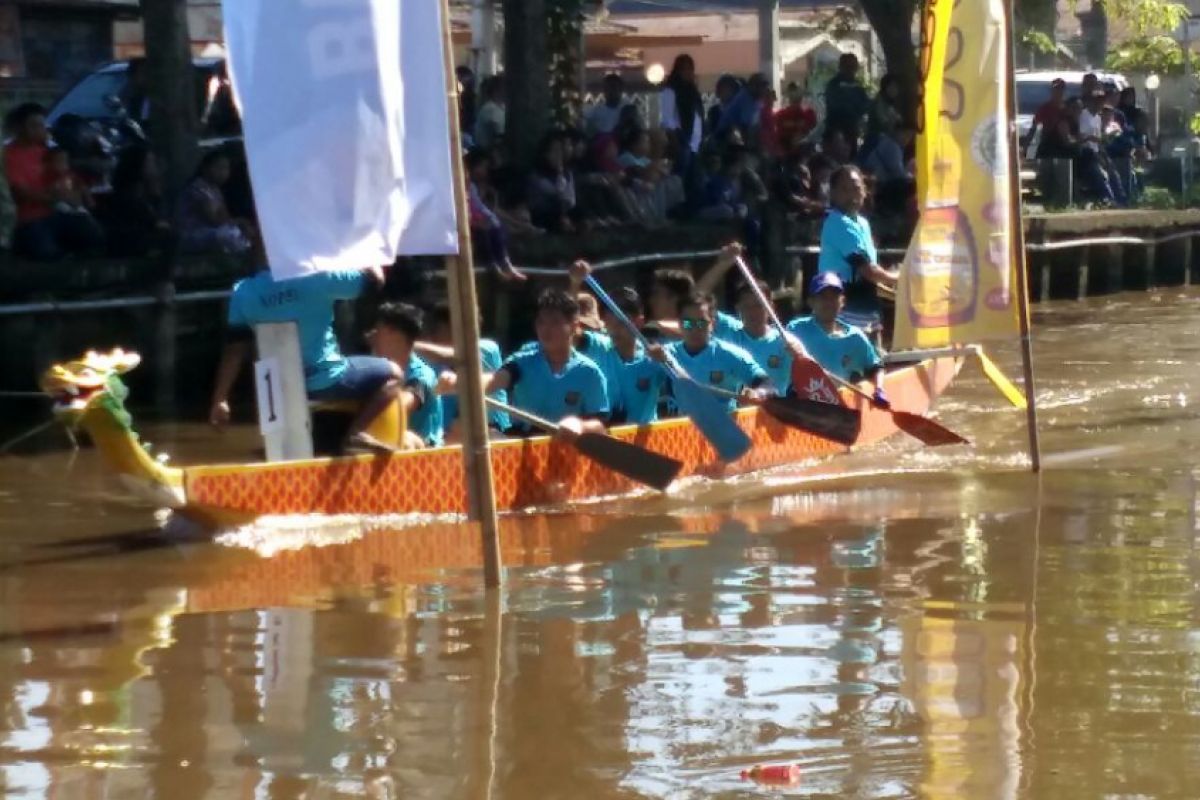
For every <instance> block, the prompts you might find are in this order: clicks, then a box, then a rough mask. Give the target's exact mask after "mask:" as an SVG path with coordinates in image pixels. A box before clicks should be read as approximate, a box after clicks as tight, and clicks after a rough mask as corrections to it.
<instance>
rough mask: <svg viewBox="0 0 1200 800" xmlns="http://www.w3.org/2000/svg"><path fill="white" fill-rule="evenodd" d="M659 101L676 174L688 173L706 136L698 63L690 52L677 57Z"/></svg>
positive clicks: (663, 126)
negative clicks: (698, 79) (698, 78)
mask: <svg viewBox="0 0 1200 800" xmlns="http://www.w3.org/2000/svg"><path fill="white" fill-rule="evenodd" d="M659 101H660V102H659V108H660V117H659V122H660V124H661V125H662V128H663V130H665V131H666V132H667V136H669V137H670V139H671V145H672V151H673V154H674V157H675V167H676V172H678V173H680V174H686V173H687V171H688V168H689V166H690V165H691V163H692V161H693V160H694V157H695V155H696V154H697V153H699V152H700V142H701V140H702V139H703V137H704V100H703V99H702V98H701V97H700V90H699V89H697V88H696V62H695V61H693V60H692V57H691V56H689V55H688V54H687V53H681V54H680V55H678V56H676V57H675V64H674V65H673V66H672V67H671V74H670V75H669V76H667V80H666V83H665V84H664V86H663V90H662V94H661V95H660V97H659Z"/></svg>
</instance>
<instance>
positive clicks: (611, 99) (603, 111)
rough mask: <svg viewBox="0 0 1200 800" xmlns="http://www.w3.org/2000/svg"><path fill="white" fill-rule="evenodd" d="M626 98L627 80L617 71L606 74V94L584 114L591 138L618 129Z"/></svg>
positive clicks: (586, 131)
mask: <svg viewBox="0 0 1200 800" xmlns="http://www.w3.org/2000/svg"><path fill="white" fill-rule="evenodd" d="M624 99H625V81H624V80H622V79H621V76H620V75H618V74H617V73H615V72H610V73H608V74H607V75H605V76H604V96H603V97H602V98H601V99H600V102H599V103H596V104H595V105H593V106H590V107H589V108H588V109H587V110H586V111H585V112H584V115H583V120H584V125H583V129H584V132H585V133H586V134H587V136H588V138H589V139H592V138H595V137H596V136H599V135H600V134H602V133H612V132H613V131H614V130H616V128H617V121H618V120H619V119H620V117H621V108H622V105H623V102H624Z"/></svg>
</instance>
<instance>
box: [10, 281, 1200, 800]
mask: <svg viewBox="0 0 1200 800" xmlns="http://www.w3.org/2000/svg"><path fill="white" fill-rule="evenodd" d="M1198 320H1200V293H1196V292H1179V291H1171V292H1167V293H1160V294H1149V295H1141V294H1139V295H1122V296H1118V297H1114V298H1107V299H1097V300H1094V301H1090V302H1087V303H1081V304H1074V303H1072V304H1060V305H1050V306H1044V307H1042V308H1041V309H1040V310H1039V313H1038V314H1037V320H1036V322H1037V325H1038V328H1037V339H1036V346H1037V360H1038V367H1039V375H1040V385H1039V391H1038V399H1039V404H1040V406H1041V408H1042V428H1043V447H1044V449H1045V453H1046V456H1047V470H1046V472H1045V474H1044V475H1043V477H1042V478H1041V479H1040V481H1039V480H1037V479H1035V478H1033V477H1031V476H1030V475H1029V474H1028V473H1027V472H1026V471H1025V469H1024V465H1025V463H1026V462H1025V455H1024V452H1025V445H1026V438H1025V430H1024V427H1023V422H1024V417H1023V415H1022V413H1021V412H1019V411H1016V410H1013V409H1010V408H1006V407H1005V406H1004V405H1003V404H1002V401H1001V399H1000V397H999V395H997V394H996V393H995V391H994V390H993V389H991V387H990V385H989V384H987V383H986V382H985V381H984V379H983V378H982V377H981V376H980V375H979V373H978V370H977V368H975V367H974V366H969V367H968V368H967V369H966V370H965V371H964V374H963V376H962V378H961V379H960V380H959V381H958V382H957V383H956V384H955V386H954V387H953V389H952V390H951V392H950V394H949V395H948V396H946V397H945V398H944V399H943V401H942V402H941V403H940V405H939V414H940V418H941V419H942V421H943V422H945V423H946V424H948V425H950V426H952V427H954V428H956V429H958V430H961V431H963V432H966V433H967V434H968V435H969V436H971V437H972V438H973V439H975V441H976V444H975V446H974V447H971V448H965V447H962V448H952V449H946V450H941V451H930V450H923V449H921V448H920V447H919V446H918V445H916V443H915V442H913V441H904V440H897V441H895V442H890V443H888V444H887V445H885V446H883V447H880V448H876V449H873V450H870V451H867V452H862V453H858V454H855V455H853V456H850V457H847V458H843V459H838V460H835V461H830V462H826V463H822V464H816V465H805V466H802V467H798V468H790V469H788V470H782V471H776V472H773V473H771V474H768V475H762V476H755V477H752V478H748V479H742V480H739V481H737V482H735V484H734V485H732V486H713V485H704V484H700V485H693V486H690V487H687V488H686V489H685V490H684V491H682V492H680V493H678V494H677V495H676V496H674V497H670V498H666V499H655V498H649V499H644V500H639V501H623V502H619V503H614V504H606V505H604V506H601V507H595V506H589V507H587V508H585V509H584V510H583V511H577V512H576V513H559V514H554V515H521V516H513V517H508V518H506V519H505V520H504V523H503V528H504V530H503V552H504V558H505V562H506V563H507V564H508V572H507V586H506V588H505V590H504V591H503V592H502V593H500V594H491V595H485V594H484V593H483V592H482V591H481V590H480V583H481V579H480V573H479V568H478V564H479V546H478V541H477V538H476V535H475V534H474V533H473V532H472V531H471V530H470V529H469V528H466V527H463V526H458V525H455V524H453V523H452V522H447V521H435V522H433V523H431V524H426V525H421V526H416V527H413V526H409V527H406V528H403V529H396V522H397V521H396V520H363V519H354V518H339V519H335V520H326V521H314V520H300V519H292V520H277V521H274V522H270V523H266V524H263V525H260V526H257V527H256V528H253V529H249V530H242V531H239V532H236V533H233V534H229V533H227V534H226V535H225V536H223V537H221V538H220V539H218V540H216V541H213V540H212V539H211V538H208V537H198V538H189V537H188V536H187V535H186V534H180V532H178V531H172V532H171V533H170V534H164V533H162V532H161V531H159V529H158V520H157V519H156V517H155V515H154V514H153V512H152V511H151V510H149V509H141V508H137V507H133V506H131V505H129V504H128V503H127V502H126V501H125V500H124V499H123V497H122V495H121V493H120V491H119V488H118V487H117V486H116V485H115V484H114V483H112V482H111V481H110V479H109V478H107V477H106V476H105V475H104V473H103V471H102V470H101V468H100V465H99V461H98V459H97V457H96V454H95V453H94V452H91V451H87V450H85V451H82V452H80V453H78V454H77V455H71V454H70V453H69V452H66V451H65V450H61V449H55V450H49V451H47V450H45V449H44V448H45V447H46V445H48V444H49V445H56V444H57V443H58V440H57V439H56V438H55V437H57V436H58V435H59V434H58V433H57V432H54V431H50V432H47V433H46V434H44V435H43V436H42V437H39V441H40V442H41V444H40V448H41V452H40V454H33V455H31V454H29V453H28V452H26V453H24V454H22V455H19V456H9V457H0V533H2V534H3V539H2V540H0V546H2V547H3V551H2V556H3V562H2V565H0V592H2V593H3V594H2V599H0V702H2V703H3V712H2V713H0V782H2V784H3V790H4V796H5V797H11V798H37V797H53V798H58V799H59V800H71V799H73V798H79V799H80V800H91V799H92V798H144V797H159V798H248V799H249V798H348V797H368V798H393V797H394V798H399V797H404V798H460V797H461V798H477V797H478V798H483V797H496V798H559V797H561V798H641V797H647V798H650V797H654V798H659V797H661V798H691V797H696V798H700V797H705V798H707V797H743V796H745V797H755V796H788V795H791V796H806V797H829V798H833V797H838V798H893V797H896V798H899V797H928V798H1015V797H1038V798H1074V797H1079V798H1096V797H1137V798H1151V797H1154V798H1167V797H1179V798H1184V797H1195V796H1197V795H1198V794H1200V619H1198V614H1197V608H1196V605H1197V597H1198V595H1197V578H1198V574H1200V573H1198V570H1197V558H1196V552H1195V541H1196V523H1195V491H1196V490H1195V485H1196V479H1195V477H1194V474H1193V460H1194V457H1195V453H1196V446H1197V443H1198V441H1200V422H1198V420H1197V405H1196V401H1197V392H1196V389H1197V381H1198V378H1197V374H1196V366H1197V361H1198V359H1197V356H1198V354H1200V322H1198ZM996 355H997V357H998V358H999V360H1000V361H1001V363H1002V365H1004V366H1005V367H1006V369H1007V370H1008V371H1009V372H1010V374H1014V376H1015V375H1017V374H1019V370H1018V369H1017V368H1016V358H1015V351H999V352H997V353H996ZM145 434H146V438H148V439H152V440H154V441H156V442H158V441H159V440H162V441H163V442H167V443H173V449H175V450H176V451H177V453H178V458H179V459H181V460H185V461H186V460H189V459H200V458H211V457H214V456H217V455H221V456H223V457H225V458H235V457H239V455H240V454H242V453H244V452H246V451H248V449H249V448H250V447H251V446H253V434H252V432H247V431H243V432H239V433H236V434H232V435H228V436H226V437H224V438H222V439H219V440H214V438H213V437H212V436H211V435H210V434H209V433H208V431H207V430H205V429H204V428H202V427H200V426H169V427H168V426H159V427H157V428H156V427H150V428H149V429H148V430H146V431H145ZM47 439H48V441H46V440H47ZM764 763H772V764H774V763H794V764H798V765H800V767H801V770H802V779H801V781H800V783H799V784H797V785H795V786H792V787H787V788H769V787H762V786H758V785H756V784H754V783H751V782H748V781H744V780H742V779H741V777H740V773H741V771H742V770H743V769H746V768H748V767H751V766H753V765H755V764H764Z"/></svg>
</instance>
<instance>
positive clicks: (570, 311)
mask: <svg viewBox="0 0 1200 800" xmlns="http://www.w3.org/2000/svg"><path fill="white" fill-rule="evenodd" d="M578 317H579V304H578V302H576V300H575V298H574V297H572V296H571V295H569V294H567V293H566V292H564V291H562V290H560V289H547V290H546V291H544V292H542V294H541V296H540V297H539V298H538V305H537V316H536V317H535V322H534V324H535V327H536V329H537V344H536V345H534V346H532V347H523V348H521V349H520V350H518V351H517V352H516V353H514V354H513V355H511V356H509V357H508V360H507V361H505V362H504V365H503V366H501V367H500V369H499V370H498V371H497V372H496V373H495V374H494V375H492V377H491V379H490V380H489V381H488V387H487V389H488V391H489V392H493V391H498V390H502V389H503V390H508V391H509V392H510V395H511V397H512V402H513V404H514V405H516V406H517V407H519V408H522V409H524V410H526V411H529V412H532V413H534V414H537V415H538V416H540V417H544V418H546V419H548V420H550V421H551V422H557V423H560V424H564V425H566V423H563V420H568V421H569V422H570V427H571V428H573V429H575V430H576V432H577V431H578V430H591V431H595V432H602V431H603V430H604V422H605V421H607V420H608V417H609V414H610V412H611V406H610V404H609V398H608V387H607V382H606V381H605V379H604V373H603V372H602V371H601V370H600V367H599V366H598V365H597V364H596V362H595V361H593V360H592V359H590V358H588V357H587V356H583V355H580V353H579V352H578V351H576V349H575V347H574V345H573V340H574V337H575V333H576V325H577V323H578Z"/></svg>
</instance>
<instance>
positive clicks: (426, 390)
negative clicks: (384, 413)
mask: <svg viewBox="0 0 1200 800" xmlns="http://www.w3.org/2000/svg"><path fill="white" fill-rule="evenodd" d="M404 386H405V388H406V389H409V390H411V391H412V392H414V393H415V394H416V395H417V397H418V398H420V400H421V407H420V408H418V409H417V410H416V411H414V412H413V413H412V414H410V415H409V417H408V429H409V430H410V431H412V432H413V433H415V434H416V435H417V436H420V437H421V440H422V441H423V442H425V444H427V445H429V446H430V447H438V446H440V445H442V444H444V443H445V441H446V429H445V426H444V425H443V424H442V404H441V402H440V401H441V398H439V397H438V396H437V373H436V372H435V371H434V369H433V367H431V366H429V364H427V363H426V362H425V360H424V359H422V358H421V357H420V356H418V355H416V354H415V353H414V354H413V355H412V356H410V357H409V359H408V365H407V366H405V368H404Z"/></svg>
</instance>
